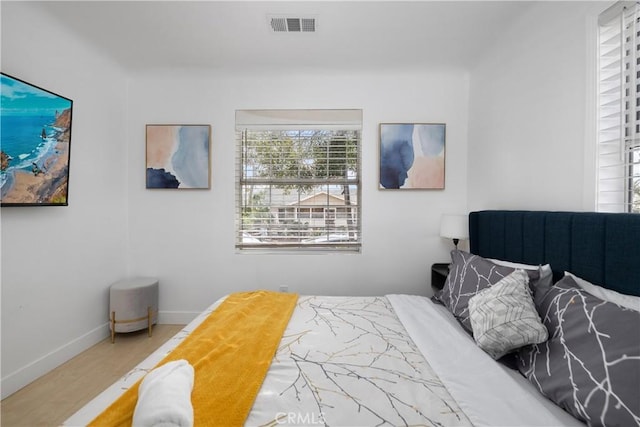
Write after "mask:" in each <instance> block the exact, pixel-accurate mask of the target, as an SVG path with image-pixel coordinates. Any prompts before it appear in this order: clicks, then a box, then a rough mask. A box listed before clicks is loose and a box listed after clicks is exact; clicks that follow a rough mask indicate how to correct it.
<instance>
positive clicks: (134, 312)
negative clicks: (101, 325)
mask: <svg viewBox="0 0 640 427" xmlns="http://www.w3.org/2000/svg"><path fill="white" fill-rule="evenodd" d="M109 317H110V318H109V325H110V327H111V342H112V343H113V342H115V334H116V332H131V331H137V330H140V329H144V328H147V329H148V332H149V336H151V332H152V325H153V324H155V323H157V321H158V279H155V278H152V277H135V278H132V279H125V280H120V281H119V282H116V283H114V284H113V285H111V288H110V289H109Z"/></svg>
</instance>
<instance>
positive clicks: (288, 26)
mask: <svg viewBox="0 0 640 427" xmlns="http://www.w3.org/2000/svg"><path fill="white" fill-rule="evenodd" d="M269 21H270V23H271V28H272V29H273V31H274V32H276V33H314V32H315V31H316V19H315V18H289V17H285V16H270V17H269Z"/></svg>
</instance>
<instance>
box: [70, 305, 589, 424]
mask: <svg viewBox="0 0 640 427" xmlns="http://www.w3.org/2000/svg"><path fill="white" fill-rule="evenodd" d="M219 303H220V301H218V302H216V303H215V304H213V305H212V306H211V307H210V308H209V309H207V310H205V312H203V313H202V314H201V315H200V316H198V318H196V319H195V320H194V321H193V322H191V323H190V324H189V325H187V327H185V329H184V330H183V331H181V332H180V333H179V334H178V335H176V337H174V338H173V339H171V340H169V341H168V342H167V343H166V344H165V345H163V346H162V347H161V348H160V349H159V350H158V351H156V352H155V353H154V354H152V355H151V356H150V357H149V358H147V359H146V360H145V361H144V362H142V363H141V364H140V365H138V367H136V368H135V369H134V370H132V371H131V372H130V373H128V374H127V375H125V376H124V377H123V378H122V379H120V380H119V381H118V382H117V383H115V384H114V385H113V386H111V387H110V388H109V389H107V390H105V391H104V392H103V393H102V394H100V395H99V396H98V397H96V398H95V399H94V400H93V401H91V402H90V403H89V404H88V405H86V406H85V407H84V408H82V409H81V410H80V411H78V412H77V413H76V414H74V416H72V417H71V418H69V419H68V420H67V421H66V422H65V425H68V426H79V425H85V424H87V423H88V422H90V421H91V420H92V419H93V418H94V417H95V416H96V415H98V414H99V413H100V412H101V411H102V410H104V408H106V407H107V406H108V405H109V404H110V403H111V402H112V401H113V400H114V399H115V398H117V396H119V395H120V394H121V393H123V392H124V390H126V389H127V388H129V387H130V386H131V385H133V384H135V382H136V381H137V380H138V379H139V378H141V377H142V376H144V374H145V373H146V372H148V371H150V370H151V369H152V368H153V367H154V366H155V365H156V364H157V363H158V362H159V361H160V360H161V359H162V358H164V356H165V355H166V354H167V353H168V352H169V351H171V349H172V348H174V347H175V346H176V345H177V344H178V343H179V342H180V341H181V340H182V339H184V337H185V336H186V335H187V334H188V333H189V331H191V330H193V329H194V328H195V327H196V326H197V325H198V324H199V323H200V322H202V320H204V318H205V317H206V316H208V314H209V313H210V312H211V311H213V310H214V309H215V307H216V306H217V305H218V304H219ZM427 360H429V363H427ZM246 425H248V426H263V425H329V426H377V425H388V426H398V425H426V426H466V425H487V426H489V425H492V426H498V425H502V426H507V425H509V426H512V425H513V426H515V425H522V426H533V425H539V426H556V425H581V424H580V423H579V422H578V421H577V420H575V419H574V418H572V417H571V416H569V415H568V414H566V413H565V412H564V411H562V410H561V409H559V408H557V407H556V406H555V405H553V404H552V403H550V402H549V401H547V400H546V399H544V398H543V397H542V396H540V395H539V394H538V392H537V391H536V390H535V389H533V388H532V387H531V386H530V385H529V384H528V383H527V382H526V380H524V378H522V377H520V376H519V374H517V373H511V372H509V370H508V369H507V368H504V367H502V366H501V365H499V364H498V363H496V362H495V361H493V360H492V359H491V358H490V357H488V356H487V355H486V354H485V353H484V352H483V351H482V350H480V349H479V348H478V347H477V346H476V345H475V343H474V342H473V339H472V338H471V337H469V335H468V334H466V333H465V332H464V331H463V330H462V329H461V328H460V326H459V325H458V324H457V322H456V321H455V319H453V317H452V316H451V315H450V314H449V313H448V312H446V310H445V309H444V308H443V307H441V306H436V305H435V304H433V303H432V302H431V301H430V300H428V299H427V298H424V297H417V296H408V295H388V296H386V297H324V296H322V297H320V296H301V297H300V298H299V300H298V304H297V307H296V310H295V311H294V313H293V316H292V318H291V321H290V322H289V325H288V326H287V329H286V331H285V333H284V336H283V338H282V341H281V343H280V347H279V349H278V351H277V353H276V356H275V357H274V360H273V362H272V364H271V367H270V369H269V372H268V374H267V377H266V378H265V381H264V383H263V385H262V388H261V389H260V392H259V394H258V396H257V398H256V401H255V402H254V406H253V408H252V411H251V413H250V414H249V417H248V418H247V421H246Z"/></svg>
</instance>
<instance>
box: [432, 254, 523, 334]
mask: <svg viewBox="0 0 640 427" xmlns="http://www.w3.org/2000/svg"><path fill="white" fill-rule="evenodd" d="M515 270H516V269H515V268H511V267H502V266H499V265H496V264H494V263H492V262H491V261H489V260H487V259H485V258H482V257H480V256H478V255H473V254H470V253H468V252H464V251H457V250H454V251H451V267H450V270H449V275H448V276H447V280H446V281H445V283H444V287H443V288H442V290H440V291H438V292H437V293H436V294H435V295H434V299H435V300H436V301H438V302H441V303H442V304H443V305H444V306H445V307H447V308H448V309H449V311H450V312H451V313H452V314H453V315H454V316H455V317H456V318H457V319H458V321H460V323H461V324H462V326H463V327H464V328H465V329H466V330H467V331H468V332H472V328H471V321H470V320H469V300H470V299H471V298H472V297H473V296H475V294H477V293H478V292H479V291H481V290H482V289H485V288H488V287H489V286H491V285H493V284H494V283H497V282H498V281H500V280H501V279H502V278H503V277H506V276H508V275H509V274H511V273H513V272H514V271H515Z"/></svg>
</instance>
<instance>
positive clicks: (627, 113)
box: [596, 1, 640, 213]
mask: <svg viewBox="0 0 640 427" xmlns="http://www.w3.org/2000/svg"><path fill="white" fill-rule="evenodd" d="M639 19H640V7H639V5H638V3H637V2H630V1H621V2H618V3H615V4H614V5H613V6H611V7H610V8H609V9H607V10H606V11H604V12H603V13H602V14H600V16H599V18H598V26H599V31H598V47H599V51H598V59H599V61H598V116H597V118H598V141H597V143H598V145H597V154H596V158H597V161H598V164H597V194H596V199H597V210H598V211H601V212H636V213H640V22H639Z"/></svg>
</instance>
